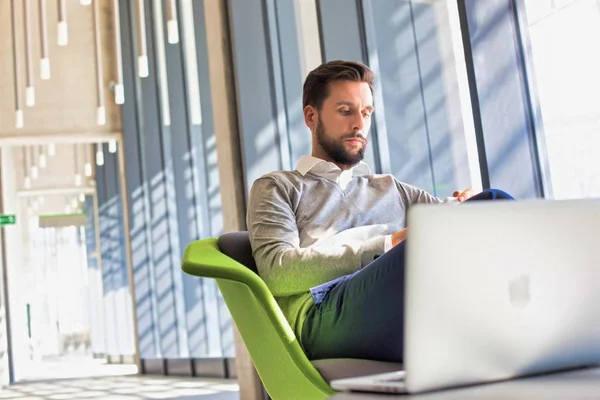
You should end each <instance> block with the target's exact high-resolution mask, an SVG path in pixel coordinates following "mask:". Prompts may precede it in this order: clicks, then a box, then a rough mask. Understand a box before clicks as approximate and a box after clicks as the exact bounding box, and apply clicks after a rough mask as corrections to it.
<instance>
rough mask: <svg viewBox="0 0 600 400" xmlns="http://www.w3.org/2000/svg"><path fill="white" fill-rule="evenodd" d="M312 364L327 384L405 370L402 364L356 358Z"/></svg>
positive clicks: (327, 360) (321, 361) (332, 359)
mask: <svg viewBox="0 0 600 400" xmlns="http://www.w3.org/2000/svg"><path fill="white" fill-rule="evenodd" d="M311 363H312V365H314V367H315V368H316V369H317V371H319V373H320V374H321V375H322V376H323V378H324V379H325V380H326V381H327V382H331V381H332V380H334V379H344V378H354V377H357V376H364V375H375V374H384V373H386V372H394V371H401V370H402V369H403V366H402V364H400V363H393V362H385V361H373V360H360V359H356V358H329V359H325V360H313V361H311Z"/></svg>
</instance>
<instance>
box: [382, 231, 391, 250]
mask: <svg viewBox="0 0 600 400" xmlns="http://www.w3.org/2000/svg"><path fill="white" fill-rule="evenodd" d="M392 247H393V246H392V235H385V242H384V244H383V251H384V253H387V252H388V250H390V249H391V248H392Z"/></svg>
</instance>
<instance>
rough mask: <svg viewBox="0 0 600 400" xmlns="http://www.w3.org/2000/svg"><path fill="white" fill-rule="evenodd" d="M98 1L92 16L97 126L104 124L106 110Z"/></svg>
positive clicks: (95, 2) (95, 3)
mask: <svg viewBox="0 0 600 400" xmlns="http://www.w3.org/2000/svg"><path fill="white" fill-rule="evenodd" d="M99 7H100V6H99V1H98V0H96V1H94V8H93V11H92V13H93V16H94V51H95V53H96V96H97V97H96V100H97V103H98V104H97V106H98V108H97V109H96V122H97V124H98V125H104V124H106V109H105V108H104V88H103V85H102V75H103V72H102V54H101V50H102V48H101V43H100V10H99Z"/></svg>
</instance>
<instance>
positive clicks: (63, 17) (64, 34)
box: [57, 0, 69, 46]
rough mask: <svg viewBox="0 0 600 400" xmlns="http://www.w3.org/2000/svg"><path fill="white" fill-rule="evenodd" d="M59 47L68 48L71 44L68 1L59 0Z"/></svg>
mask: <svg viewBox="0 0 600 400" xmlns="http://www.w3.org/2000/svg"><path fill="white" fill-rule="evenodd" d="M57 36H58V45H59V46H66V45H67V44H68V43H69V29H68V27H67V4H66V0H58V35H57Z"/></svg>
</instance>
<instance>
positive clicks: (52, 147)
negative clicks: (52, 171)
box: [48, 142, 56, 157]
mask: <svg viewBox="0 0 600 400" xmlns="http://www.w3.org/2000/svg"><path fill="white" fill-rule="evenodd" d="M55 154H56V145H55V144H54V142H50V143H48V157H54V155H55Z"/></svg>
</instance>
